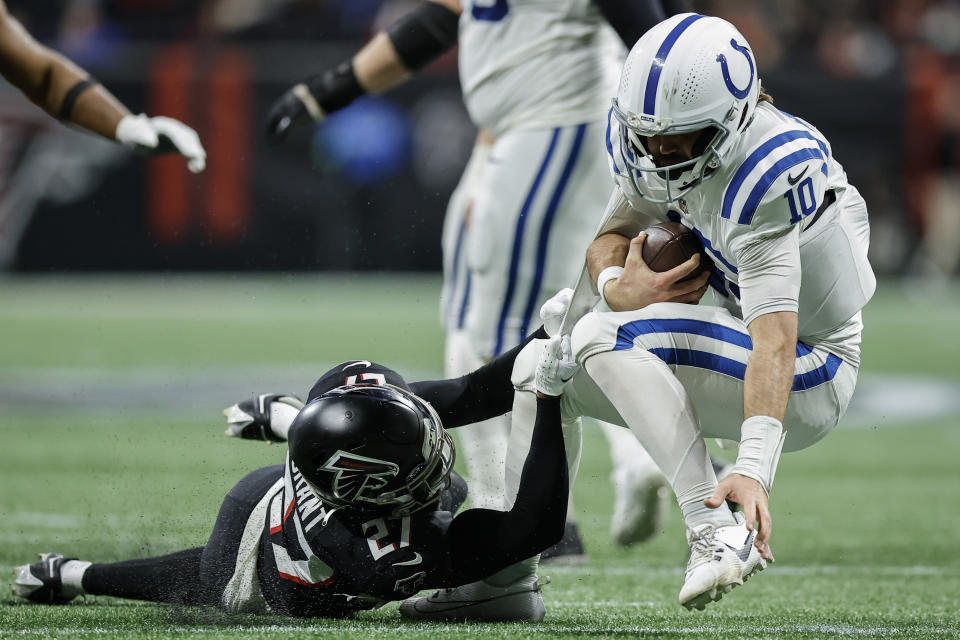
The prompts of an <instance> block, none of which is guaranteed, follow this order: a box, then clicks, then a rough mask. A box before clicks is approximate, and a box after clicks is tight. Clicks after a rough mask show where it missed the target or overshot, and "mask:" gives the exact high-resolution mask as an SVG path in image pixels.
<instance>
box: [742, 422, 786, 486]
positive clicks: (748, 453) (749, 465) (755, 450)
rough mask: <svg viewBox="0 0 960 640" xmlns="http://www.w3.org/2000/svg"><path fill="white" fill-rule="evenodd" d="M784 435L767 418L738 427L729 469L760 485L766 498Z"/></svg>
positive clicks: (775, 424)
mask: <svg viewBox="0 0 960 640" xmlns="http://www.w3.org/2000/svg"><path fill="white" fill-rule="evenodd" d="M786 436H787V432H786V431H784V430H783V424H782V423H781V422H780V421H779V420H777V419H776V418H772V417H770V416H753V417H750V418H747V419H746V420H744V421H743V425H742V426H741V427H740V450H739V452H738V453H737V461H736V463H735V464H734V465H733V468H732V469H731V470H730V472H731V473H739V474H740V475H742V476H747V477H748V478H753V479H754V480H756V481H757V482H759V483H760V484H761V485H762V486H763V488H764V490H765V491H766V492H767V494H768V495H769V493H770V490H771V489H772V488H773V478H774V476H775V475H776V473H777V463H778V462H779V461H780V451H781V450H782V449H783V441H784V438H786Z"/></svg>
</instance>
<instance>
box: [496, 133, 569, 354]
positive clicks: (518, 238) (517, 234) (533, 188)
mask: <svg viewBox="0 0 960 640" xmlns="http://www.w3.org/2000/svg"><path fill="white" fill-rule="evenodd" d="M559 137H560V127H557V128H556V129H554V130H553V136H551V138H550V145H549V146H548V147H547V153H546V154H545V155H544V157H543V162H541V163H540V169H539V170H538V171H537V175H536V177H535V178H534V179H533V184H532V185H530V191H529V192H527V197H526V199H525V200H524V201H523V206H522V207H521V208H520V214H519V215H518V216H517V227H516V230H515V231H514V234H513V251H512V252H511V254H510V271H509V272H508V274H507V291H506V293H505V294H504V296H503V306H502V307H501V309H500V320H499V321H498V322H497V342H496V344H495V346H494V348H493V354H494V355H499V354H500V352H501V351H502V350H503V339H504V336H503V332H504V329H505V327H506V323H507V315H508V314H509V313H510V305H511V304H512V303H513V294H514V292H515V291H516V288H517V271H518V270H519V268H520V251H521V249H522V248H523V232H524V227H525V226H526V224H527V214H528V213H530V207H531V206H533V200H534V198H535V197H536V196H537V190H538V189H539V188H540V182H541V181H543V176H544V174H545V173H546V172H547V166H548V165H549V164H550V158H551V157H553V150H554V149H555V148H556V146H557V138H559Z"/></svg>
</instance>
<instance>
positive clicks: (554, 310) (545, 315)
mask: <svg viewBox="0 0 960 640" xmlns="http://www.w3.org/2000/svg"><path fill="white" fill-rule="evenodd" d="M572 299H573V289H570V288H567V289H561V290H560V291H558V292H557V293H556V295H554V296H553V297H552V298H550V299H549V300H547V301H546V302H544V303H543V306H542V307H540V319H541V320H542V321H543V328H544V329H546V330H547V335H551V336H555V335H557V333H558V332H559V331H560V323H561V322H563V316H564V315H565V314H566V313H567V309H568V308H569V307H570V301H571V300H572Z"/></svg>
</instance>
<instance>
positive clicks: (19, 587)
mask: <svg viewBox="0 0 960 640" xmlns="http://www.w3.org/2000/svg"><path fill="white" fill-rule="evenodd" d="M39 555H40V562H34V563H33V564H24V565H21V566H19V567H14V569H13V575H14V579H13V594H14V595H15V596H19V597H21V598H26V599H27V600H31V601H33V602H37V603H40V604H66V603H67V602H70V601H71V600H73V599H74V598H75V597H77V596H78V595H80V592H79V591H78V590H76V589H72V588H70V587H67V586H66V585H64V584H63V582H62V580H61V570H62V569H63V565H64V564H66V563H67V562H70V561H71V560H74V558H65V557H63V554H60V553H41V554H39ZM87 564H89V563H87Z"/></svg>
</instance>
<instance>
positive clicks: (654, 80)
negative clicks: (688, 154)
mask: <svg viewBox="0 0 960 640" xmlns="http://www.w3.org/2000/svg"><path fill="white" fill-rule="evenodd" d="M702 17H703V16H701V15H700V14H693V15H692V16H687V17H686V18H684V19H683V20H681V21H680V22H679V23H677V26H675V27H674V28H673V30H671V31H670V33H668V34H667V37H666V38H664V40H663V44H661V45H660V48H659V49H657V55H656V57H655V58H654V59H653V64H651V65H650V73H649V74H647V86H646V89H645V90H644V94H643V112H644V113H646V114H649V115H653V110H654V108H655V106H656V104H657V87H658V86H659V85H660V74H661V73H662V72H663V63H664V62H666V60H667V55H669V53H670V49H672V48H673V45H674V44H676V42H677V39H678V38H679V37H680V34H682V33H683V32H684V31H686V30H687V27H689V26H690V25H691V24H693V23H694V22H696V21H697V20H699V19H700V18H702Z"/></svg>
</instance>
